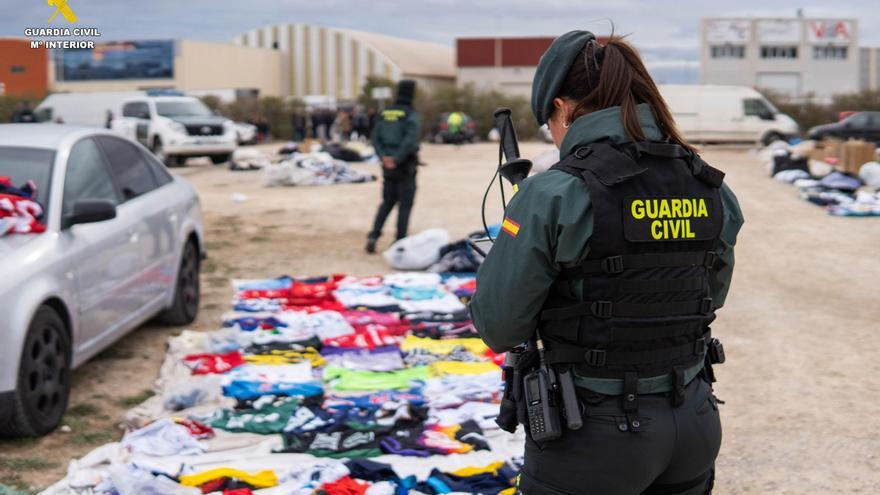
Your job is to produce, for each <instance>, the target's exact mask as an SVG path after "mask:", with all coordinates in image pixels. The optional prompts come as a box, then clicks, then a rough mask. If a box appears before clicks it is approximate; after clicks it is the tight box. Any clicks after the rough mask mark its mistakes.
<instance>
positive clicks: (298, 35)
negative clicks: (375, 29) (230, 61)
mask: <svg viewBox="0 0 880 495" xmlns="http://www.w3.org/2000/svg"><path fill="white" fill-rule="evenodd" d="M233 42H234V43H235V44H236V45H238V46H242V47H251V48H255V49H256V48H258V49H263V50H274V51H276V52H277V53H279V54H281V56H283V58H284V66H283V72H282V75H281V86H282V88H283V89H282V93H283V94H285V95H288V96H295V97H299V98H302V97H305V96H308V95H329V96H333V97H336V98H338V99H341V100H352V99H355V98H357V96H358V95H359V94H360V92H361V87H362V86H363V84H364V82H365V81H366V79H367V77H368V76H380V77H384V78H388V79H391V80H393V81H398V80H400V79H403V78H407V79H415V80H416V81H417V82H418V83H419V85H420V86H421V87H422V88H425V89H428V90H431V89H432V88H435V87H437V86H438V85H444V84H454V83H455V63H454V53H453V50H452V48H451V47H447V46H444V45H440V44H436V43H428V42H425V41H415V40H408V39H402V38H396V37H392V36H386V35H382V34H376V33H366V32H362V31H354V30H350V29H337V28H331V27H324V26H312V25H305V24H278V25H275V26H266V27H262V28H259V29H254V30H251V31H249V32H247V33H244V34H241V35H239V36H236V37H235V39H234V40H233Z"/></svg>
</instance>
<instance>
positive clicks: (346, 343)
mask: <svg viewBox="0 0 880 495" xmlns="http://www.w3.org/2000/svg"><path fill="white" fill-rule="evenodd" d="M353 328H354V333H353V334H349V335H343V336H341V337H334V338H332V339H324V345H328V346H331V347H357V348H360V349H375V348H376V347H381V346H385V345H399V344H400V343H401V342H403V339H404V338H405V337H406V333H407V331H408V330H409V329H410V328H411V327H410V326H409V325H405V324H401V325H395V326H386V325H354V326H353Z"/></svg>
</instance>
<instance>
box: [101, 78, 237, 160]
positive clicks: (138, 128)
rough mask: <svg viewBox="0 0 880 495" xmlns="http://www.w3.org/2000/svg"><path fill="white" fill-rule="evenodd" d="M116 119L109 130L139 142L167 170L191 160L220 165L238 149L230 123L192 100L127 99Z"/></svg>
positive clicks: (171, 97)
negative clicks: (167, 167)
mask: <svg viewBox="0 0 880 495" xmlns="http://www.w3.org/2000/svg"><path fill="white" fill-rule="evenodd" d="M118 115H119V116H118V117H117V118H115V119H113V122H112V125H111V128H112V129H113V130H114V131H116V132H119V133H121V134H123V135H125V136H127V137H128V138H131V139H134V140H135V141H139V142H140V143H141V144H143V145H144V146H146V147H147V148H149V149H150V150H152V151H153V153H154V154H155V155H156V157H157V158H159V160H161V161H162V162H164V163H165V164H166V165H168V166H169V167H172V166H175V165H183V164H184V163H185V162H186V159H187V158H189V157H195V156H207V157H209V158H210V159H211V161H212V162H214V163H215V164H220V163H224V162H226V161H229V158H230V157H231V156H232V152H233V151H235V148H236V146H237V145H238V133H237V132H236V128H235V125H234V124H233V122H232V121H231V120H229V119H227V118H225V117H222V116H219V115H216V114H215V113H214V112H212V111H211V109H210V108H208V107H207V106H206V105H205V104H204V103H202V101H201V100H199V99H198V98H194V97H192V96H150V95H144V96H141V97H138V98H131V99H129V100H127V101H125V102H124V103H123V104H122V106H121V113H120V114H118Z"/></svg>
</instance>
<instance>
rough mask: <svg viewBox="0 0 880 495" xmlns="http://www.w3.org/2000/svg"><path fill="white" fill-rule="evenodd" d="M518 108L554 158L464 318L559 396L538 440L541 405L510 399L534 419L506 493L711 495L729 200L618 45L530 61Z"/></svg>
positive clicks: (586, 46) (515, 217)
mask: <svg viewBox="0 0 880 495" xmlns="http://www.w3.org/2000/svg"><path fill="white" fill-rule="evenodd" d="M532 112H533V113H534V115H535V119H536V120H537V124H538V125H544V124H547V125H548V126H549V128H550V132H551V134H552V136H553V142H554V143H555V144H556V146H557V147H558V148H559V155H560V160H561V161H560V162H559V163H557V164H555V165H554V166H553V167H552V168H551V169H550V170H549V171H547V172H542V173H539V174H536V175H534V176H532V177H529V178H527V179H525V180H524V181H522V183H521V184H520V187H519V191H518V192H517V193H516V194H515V195H514V196H513V199H512V200H511V201H510V203H509V204H508V207H507V209H506V211H505V218H504V222H503V223H502V227H501V232H500V233H499V234H498V237H497V239H496V242H495V244H494V245H493V247H492V250H491V251H490V252H489V253H488V256H486V259H485V260H484V262H483V264H482V265H481V266H480V269H479V271H478V273H477V291H476V293H475V295H474V298H473V300H472V302H471V304H470V311H471V316H472V318H473V322H474V326H475V327H476V328H477V330H478V331H479V333H480V336H481V337H482V338H483V340H484V341H485V342H486V344H488V346H489V347H490V348H491V349H492V350H493V351H495V352H506V351H510V350H511V349H513V348H515V347H518V346H519V345H520V344H521V343H523V342H527V341H528V342H530V344H529V346H528V349H527V350H526V351H525V355H527V356H529V358H523V359H521V360H520V363H523V366H522V367H521V368H519V370H518V371H519V374H520V375H521V376H525V375H526V374H529V373H533V372H534V371H535V369H536V368H538V367H537V366H535V365H534V364H531V363H532V362H533V361H530V359H531V358H534V361H538V362H541V364H542V365H543V366H541V368H542V370H543V371H541V372H540V373H544V375H542V376H548V375H549V376H554V375H555V376H559V377H561V378H559V380H560V383H561V385H563V386H565V385H566V384H570V385H572V387H571V388H568V387H567V386H566V387H564V388H563V387H560V388H563V390H565V391H571V392H574V397H572V395H570V394H566V396H567V397H570V398H571V401H570V402H569V405H570V406H571V407H569V406H565V411H566V413H567V414H568V415H569V416H567V417H563V418H560V420H559V426H558V428H559V429H557V430H555V431H556V433H555V434H554V435H549V434H548V435H546V436H545V434H543V432H544V431H546V430H545V428H546V427H547V426H548V425H551V424H552V421H546V420H543V418H544V417H545V416H543V415H541V414H535V409H534V408H533V407H532V406H531V404H533V403H535V402H540V400H532V399H531V398H530V399H529V400H528V401H527V400H526V399H525V398H523V397H522V396H521V394H519V393H518V392H516V389H513V390H514V394H515V395H514V396H513V398H512V399H509V400H512V401H513V402H514V403H516V404H518V405H519V408H520V411H522V413H521V414H520V415H519V417H522V418H528V417H529V416H531V417H533V418H535V421H534V422H532V421H530V420H526V422H527V423H530V425H529V427H527V428H526V432H527V436H526V445H525V457H524V459H525V463H524V465H523V467H522V470H521V471H520V473H519V475H518V476H517V492H516V493H518V494H526V495H536V494H537V495H543V494H551V495H564V494H578V495H592V494H599V495H637V494H648V493H652V494H660V493H662V494H670V495H671V494H679V495H703V494H706V493H711V491H712V486H713V480H714V474H715V469H714V468H715V458H716V456H717V455H718V451H719V448H720V447H721V420H720V416H719V412H718V409H719V401H718V400H717V399H716V398H715V396H714V394H713V391H712V382H713V381H714V373H713V371H712V367H713V365H716V364H719V363H722V362H723V361H724V352H723V348H722V347H721V345H720V343H719V342H718V341H717V339H715V338H713V336H712V334H711V332H710V329H709V324H710V323H712V321H713V320H715V316H716V314H715V312H716V311H717V310H718V309H720V308H721V307H722V306H723V305H724V302H725V300H726V298H727V294H728V291H729V289H730V283H731V278H732V276H733V268H734V252H733V251H734V245H735V244H736V238H737V234H738V233H739V230H740V227H741V226H742V224H743V215H742V211H741V210H740V207H739V204H738V202H737V199H736V196H735V195H734V194H733V191H731V189H730V188H729V187H728V186H727V184H726V183H725V182H724V173H723V172H721V171H720V170H718V169H716V168H713V167H712V166H710V165H709V164H707V163H706V162H705V161H703V159H702V158H700V156H699V155H698V154H697V153H696V150H695V149H694V148H693V147H692V146H691V145H690V144H688V143H687V141H685V139H684V138H683V137H682V135H681V134H680V133H679V131H678V129H677V128H676V124H675V121H674V120H673V117H672V113H671V112H670V110H669V107H668V106H667V105H666V102H665V101H664V100H663V97H662V96H661V95H660V91H659V90H658V88H657V86H656V84H655V83H654V81H653V80H652V79H651V76H650V75H649V73H648V71H647V69H646V68H645V65H644V63H643V62H642V59H641V57H640V56H639V54H638V52H637V51H636V50H635V49H634V48H633V47H632V46H631V45H630V44H629V43H627V42H626V41H624V40H623V39H622V38H620V37H618V36H611V37H610V38H608V39H607V40H606V41H604V42H599V41H598V40H597V39H596V37H595V35H593V33H590V32H588V31H572V32H569V33H566V34H564V35H562V36H560V37H559V38H557V39H556V40H555V41H554V42H553V43H552V44H551V45H550V47H549V48H548V49H547V52H546V53H544V55H543V57H541V60H540V62H539V63H538V67H537V70H536V72H535V77H534V82H533V84H532ZM539 354H540V355H542V358H543V359H540V360H539V359H538V357H537V355H539ZM548 368H549V370H552V371H548ZM551 373H552V374H551ZM511 376H517V374H512V375H511ZM535 376H536V375H530V381H529V382H528V383H529V384H534V383H536V382H535V381H533V380H531V378H532V377H535ZM539 388H540V386H539ZM544 389H545V390H547V388H544ZM572 389H573V390H572ZM525 390H526V391H527V392H526V393H527V394H528V395H529V396H530V397H534V396H533V395H532V394H533V392H530V391H533V390H535V389H534V388H533V387H532V386H531V385H530V386H529V387H528V388H526V389H525ZM554 390H555V389H554ZM549 393H550V394H554V393H555V392H553V391H551V392H549ZM542 395H543V394H542ZM539 409H540V406H539ZM527 411H531V414H529V413H527ZM505 412H506V413H507V416H506V417H507V418H511V413H510V409H506V410H505ZM512 416H513V417H516V416H518V415H517V414H512ZM571 419H575V420H579V421H580V422H579V423H578V421H575V422H572V421H571ZM535 432H537V435H536V434H535ZM533 436H537V437H538V438H537V439H536V438H533Z"/></svg>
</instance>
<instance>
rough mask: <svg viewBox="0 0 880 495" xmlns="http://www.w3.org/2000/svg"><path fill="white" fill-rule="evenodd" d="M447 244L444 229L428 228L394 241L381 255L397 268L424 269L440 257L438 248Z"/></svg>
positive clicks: (447, 240)
mask: <svg viewBox="0 0 880 495" xmlns="http://www.w3.org/2000/svg"><path fill="white" fill-rule="evenodd" d="M447 244H449V232H448V231H446V230H445V229H428V230H425V231H422V232H419V233H418V234H415V235H411V236H409V237H404V238H403V239H401V240H399V241H397V242H395V243H394V244H392V245H391V247H390V248H388V250H387V251H385V252H384V253H383V254H382V255H383V256H385V260H386V261H388V264H390V265H391V266H392V267H394V268H395V269H397V270H424V269H426V268H428V267H429V266H431V265H433V264H434V263H436V262H437V260H439V259H440V249H442V248H443V247H444V246H446V245H447Z"/></svg>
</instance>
